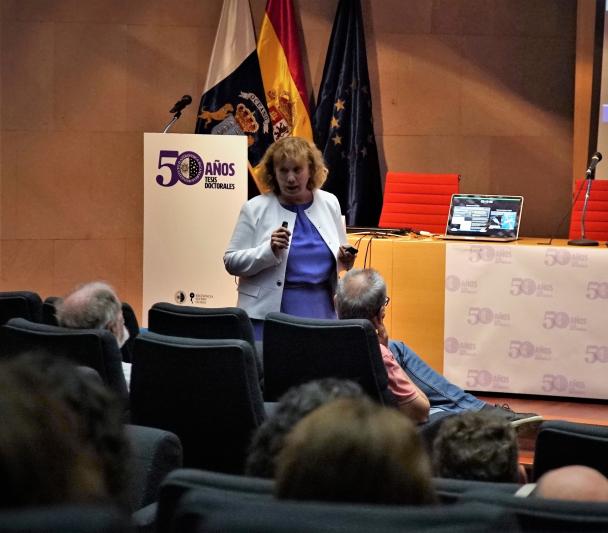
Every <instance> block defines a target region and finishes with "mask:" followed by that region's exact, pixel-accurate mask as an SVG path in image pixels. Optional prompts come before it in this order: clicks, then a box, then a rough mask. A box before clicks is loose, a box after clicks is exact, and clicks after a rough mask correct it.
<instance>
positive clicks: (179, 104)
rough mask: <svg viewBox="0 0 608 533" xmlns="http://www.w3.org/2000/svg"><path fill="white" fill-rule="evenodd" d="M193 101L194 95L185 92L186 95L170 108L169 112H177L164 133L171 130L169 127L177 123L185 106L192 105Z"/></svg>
mask: <svg viewBox="0 0 608 533" xmlns="http://www.w3.org/2000/svg"><path fill="white" fill-rule="evenodd" d="M191 103H192V96H190V95H189V94H184V96H182V97H181V98H180V99H179V100H178V101H177V102H175V105H174V106H173V107H172V108H171V109H170V110H169V113H175V114H174V115H173V118H172V119H171V121H170V122H169V124H167V125H166V126H165V129H164V130H163V133H167V132H168V131H169V128H171V126H173V124H175V122H176V121H177V119H178V118H179V117H181V116H182V110H183V109H184V107H186V106H188V105H190V104H191Z"/></svg>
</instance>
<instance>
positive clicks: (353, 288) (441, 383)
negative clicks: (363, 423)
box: [335, 269, 542, 422]
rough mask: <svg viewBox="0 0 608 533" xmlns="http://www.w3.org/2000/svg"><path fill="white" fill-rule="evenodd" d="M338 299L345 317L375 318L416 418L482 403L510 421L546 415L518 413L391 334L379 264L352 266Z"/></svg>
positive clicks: (403, 398)
mask: <svg viewBox="0 0 608 533" xmlns="http://www.w3.org/2000/svg"><path fill="white" fill-rule="evenodd" d="M335 304H336V312H337V313H338V317H339V318H342V319H345V318H367V319H368V320H370V321H371V322H372V324H373V325H374V327H375V328H376V331H377V333H378V340H379V342H380V350H381V352H382V358H383V360H384V363H385V365H386V369H387V373H388V376H389V387H390V389H391V391H392V392H393V394H395V396H396V397H397V400H398V401H399V403H400V405H401V408H402V409H403V410H404V411H405V412H406V413H409V414H410V415H412V416H413V418H414V420H416V421H419V422H420V421H424V420H425V419H426V417H427V416H428V415H429V414H431V415H443V416H445V414H448V413H452V414H456V413H462V412H466V411H481V410H482V409H483V410H486V411H490V412H493V413H496V414H498V415H500V416H502V417H504V418H506V419H507V420H510V421H514V420H521V421H524V420H525V421H527V422H531V421H533V420H536V421H538V422H540V421H541V420H542V417H540V416H538V415H536V414H535V413H515V412H513V411H512V410H511V409H510V408H509V407H508V406H507V405H502V406H498V405H490V404H487V403H486V402H484V401H482V400H480V399H479V398H476V397H475V396H473V395H472V394H469V393H467V392H465V391H464V390H462V389H461V388H460V387H458V386H457V385H454V384H453V383H451V382H449V381H448V380H447V379H446V378H444V377H443V376H442V375H441V374H438V373H437V372H435V370H433V369H432V368H431V367H430V366H429V365H427V364H426V363H425V362H424V361H423V360H422V359H421V358H420V357H419V356H418V355H416V354H415V353H414V351H413V350H411V349H410V348H409V347H408V346H406V344H405V343H403V342H402V341H395V340H389V338H388V332H387V330H386V327H385V325H384V316H385V313H386V306H387V305H388V304H389V298H388V297H387V294H386V284H385V282H384V279H383V278H382V276H381V275H380V274H379V273H378V272H376V271H375V270H373V269H353V270H350V271H349V272H347V273H346V274H345V275H344V276H343V277H342V279H341V280H340V281H339V283H338V288H337V292H336V297H335ZM412 389H414V390H415V392H414V393H412V392H411V391H412ZM415 395H417V396H418V398H416V396H415ZM414 402H415V403H414ZM408 404H409V405H408ZM426 404H428V405H430V409H429V407H426Z"/></svg>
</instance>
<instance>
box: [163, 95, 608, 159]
mask: <svg viewBox="0 0 608 533" xmlns="http://www.w3.org/2000/svg"><path fill="white" fill-rule="evenodd" d="M191 103H192V96H190V95H189V94H184V96H182V97H181V98H180V99H179V100H178V101H177V102H175V105H174V106H173V107H172V108H171V109H170V110H169V113H179V112H180V111H181V110H182V109H184V107H186V106H188V105H190V104H191ZM601 158H602V156H601V155H600V159H601Z"/></svg>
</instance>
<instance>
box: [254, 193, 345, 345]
mask: <svg viewBox="0 0 608 533" xmlns="http://www.w3.org/2000/svg"><path fill="white" fill-rule="evenodd" d="M281 205H282V204H281ZM311 205H312V202H309V203H306V204H299V205H283V207H284V208H285V209H287V210H289V211H292V212H294V213H296V222H295V225H294V228H293V230H292V232H291V243H290V247H289V255H288V257H287V265H286V270H285V282H284V284H283V299H282V300H281V312H282V313H287V314H290V315H295V316H301V317H306V318H336V312H335V310H334V301H333V293H332V287H331V279H332V277H333V276H334V275H335V272H336V259H335V257H334V255H333V253H332V252H331V250H330V249H329V247H328V246H327V244H325V241H324V240H323V238H322V237H321V235H320V234H319V232H318V231H317V228H316V227H315V226H314V224H313V223H312V222H311V221H310V220H309V219H308V217H307V216H306V213H305V212H304V211H305V210H306V209H308V208H309V207H310V206H311ZM252 323H253V327H254V330H255V337H256V340H261V339H262V337H263V325H264V321H263V320H252Z"/></svg>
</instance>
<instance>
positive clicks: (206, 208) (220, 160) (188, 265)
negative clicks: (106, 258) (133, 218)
mask: <svg viewBox="0 0 608 533" xmlns="http://www.w3.org/2000/svg"><path fill="white" fill-rule="evenodd" d="M246 200H247V137H245V136H238V135H194V134H162V133H145V134H144V246H143V249H144V260H143V274H144V279H143V285H144V287H143V322H144V326H147V316H148V310H149V309H150V307H151V306H152V304H154V303H156V302H171V303H176V304H183V305H195V306H200V307H223V306H233V305H236V296H237V293H236V285H235V281H234V277H233V276H230V275H229V274H228V273H227V272H226V271H225V270H224V263H223V261H222V257H223V255H224V250H225V249H226V245H227V244H228V241H229V240H230V236H231V235H232V230H233V228H234V225H235V223H236V219H237V217H238V214H239V210H240V208H241V206H242V205H243V203H244V202H245V201H246Z"/></svg>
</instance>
